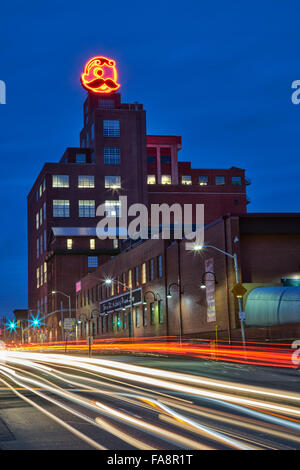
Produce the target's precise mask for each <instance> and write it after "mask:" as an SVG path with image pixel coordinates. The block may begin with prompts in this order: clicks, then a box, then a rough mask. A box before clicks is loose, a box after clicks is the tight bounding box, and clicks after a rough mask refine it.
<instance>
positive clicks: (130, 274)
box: [128, 269, 132, 288]
mask: <svg viewBox="0 0 300 470" xmlns="http://www.w3.org/2000/svg"><path fill="white" fill-rule="evenodd" d="M128 287H131V288H132V269H129V271H128Z"/></svg>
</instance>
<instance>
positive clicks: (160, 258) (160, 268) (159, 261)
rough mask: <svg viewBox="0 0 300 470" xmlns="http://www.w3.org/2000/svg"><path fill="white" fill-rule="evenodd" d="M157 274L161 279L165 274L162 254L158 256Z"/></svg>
mask: <svg viewBox="0 0 300 470" xmlns="http://www.w3.org/2000/svg"><path fill="white" fill-rule="evenodd" d="M157 274H158V277H159V279H160V278H162V276H163V262H162V255H159V256H158V257H157Z"/></svg>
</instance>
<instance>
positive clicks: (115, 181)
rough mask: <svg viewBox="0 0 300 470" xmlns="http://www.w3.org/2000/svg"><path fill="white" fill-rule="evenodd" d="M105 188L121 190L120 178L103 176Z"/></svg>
mask: <svg viewBox="0 0 300 470" xmlns="http://www.w3.org/2000/svg"><path fill="white" fill-rule="evenodd" d="M105 188H106V189H107V188H108V189H119V188H121V177H120V176H105Z"/></svg>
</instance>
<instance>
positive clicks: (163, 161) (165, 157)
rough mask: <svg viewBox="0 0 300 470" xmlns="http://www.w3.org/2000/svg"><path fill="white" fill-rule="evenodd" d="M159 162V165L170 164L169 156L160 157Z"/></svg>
mask: <svg viewBox="0 0 300 470" xmlns="http://www.w3.org/2000/svg"><path fill="white" fill-rule="evenodd" d="M160 161H161V163H171V156H170V155H161V157H160Z"/></svg>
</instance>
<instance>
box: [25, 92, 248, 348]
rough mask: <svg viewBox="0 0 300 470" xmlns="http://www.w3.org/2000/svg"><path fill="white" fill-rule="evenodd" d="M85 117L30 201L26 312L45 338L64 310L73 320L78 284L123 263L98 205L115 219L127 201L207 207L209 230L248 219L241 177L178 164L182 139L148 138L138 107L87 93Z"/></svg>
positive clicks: (54, 335) (53, 333)
mask: <svg viewBox="0 0 300 470" xmlns="http://www.w3.org/2000/svg"><path fill="white" fill-rule="evenodd" d="M83 111H84V118H83V119H84V127H83V129H82V131H81V133H80V146H79V147H75V148H74V147H73V148H70V147H69V148H67V149H66V151H65V153H64V154H63V156H62V158H61V159H60V161H59V162H58V163H45V164H44V166H43V168H42V170H41V172H40V174H39V175H38V177H37V179H36V181H35V183H34V185H33V187H32V189H31V191H30V193H29V195H28V309H29V310H31V311H32V312H37V313H38V314H40V315H41V316H43V317H45V316H46V317H47V322H46V327H47V329H48V330H49V332H50V333H49V339H58V338H59V335H60V333H59V331H60V329H59V322H60V321H61V318H62V317H61V311H63V315H67V314H68V309H70V310H71V314H72V316H74V315H75V312H76V308H77V307H76V305H77V304H76V299H77V297H76V288H75V286H76V283H77V282H78V281H80V280H81V279H82V278H84V277H85V276H86V275H87V274H88V273H93V272H95V271H96V270H97V269H99V267H101V266H103V265H106V263H107V262H111V261H110V260H111V258H112V257H116V258H113V260H115V259H118V260H121V259H122V257H123V256H124V254H119V252H120V243H119V241H118V240H111V239H107V240H100V239H98V237H97V234H96V225H97V222H98V220H99V218H98V217H97V215H96V212H97V207H98V206H99V205H100V204H103V203H104V204H105V209H106V215H109V214H110V215H111V216H117V217H118V215H119V211H120V206H119V197H120V196H124V195H126V196H127V198H128V205H131V204H135V203H142V204H145V205H146V206H148V207H150V205H151V204H162V203H167V204H169V205H170V206H171V205H172V204H173V203H179V204H181V205H184V204H204V209H205V223H206V224H209V223H211V222H213V221H214V220H216V219H218V218H219V217H222V216H225V215H226V214H232V215H236V216H239V215H244V214H246V207H247V202H248V201H247V197H246V185H247V184H248V182H247V180H246V178H245V172H244V170H242V169H239V168H235V167H232V168H230V169H193V168H192V167H191V164H190V162H179V161H178V152H179V150H180V149H181V137H179V136H153V135H152V136H148V135H147V133H146V112H145V110H144V109H143V106H142V105H141V104H138V103H133V104H130V103H129V104H128V103H122V102H121V96H120V94H119V93H111V94H108V95H105V96H104V95H101V94H100V95H96V94H95V93H93V92H88V96H87V99H86V101H85V103H84V106H83ZM149 244H150V245H151V241H149V242H147V243H146V242H145V245H141V248H139V249H141V250H142V251H143V249H144V247H145V246H146V245H147V246H150V245H149ZM135 253H137V252H135ZM128 256H130V254H128ZM113 260H112V262H114V261H113ZM125 264H126V263H125ZM155 269H156V268H155ZM53 292H55V294H53ZM68 298H70V305H68ZM151 308H152V307H151ZM161 325H163V322H161ZM161 328H162V329H163V328H165V327H164V326H161ZM164 331H165V333H166V334H167V329H165V330H164Z"/></svg>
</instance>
